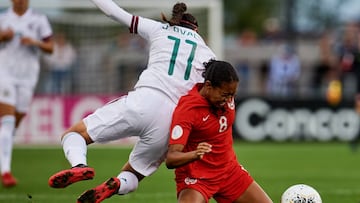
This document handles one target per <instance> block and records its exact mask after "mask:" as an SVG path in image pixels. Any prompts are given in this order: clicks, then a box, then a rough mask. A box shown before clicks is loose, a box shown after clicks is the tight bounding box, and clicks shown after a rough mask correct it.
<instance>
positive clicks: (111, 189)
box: [77, 177, 120, 203]
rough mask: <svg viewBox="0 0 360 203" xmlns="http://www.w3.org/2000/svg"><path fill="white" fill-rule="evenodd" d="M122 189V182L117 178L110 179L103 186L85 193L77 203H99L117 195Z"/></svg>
mask: <svg viewBox="0 0 360 203" xmlns="http://www.w3.org/2000/svg"><path fill="white" fill-rule="evenodd" d="M119 188H120V180H119V179H118V178H116V177H113V178H110V179H109V180H107V181H106V182H104V183H102V184H101V185H99V186H97V187H95V188H93V189H90V190H87V191H85V192H84V193H83V194H82V195H81V196H80V197H79V198H78V199H77V203H99V202H102V201H103V200H104V199H106V198H109V197H111V196H113V195H114V194H116V193H117V191H118V190H119Z"/></svg>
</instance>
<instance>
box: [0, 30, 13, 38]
mask: <svg viewBox="0 0 360 203" xmlns="http://www.w3.org/2000/svg"><path fill="white" fill-rule="evenodd" d="M14 35H15V33H14V31H12V30H11V29H6V30H3V31H1V32H0V39H1V41H9V40H11V39H12V38H13V37H14Z"/></svg>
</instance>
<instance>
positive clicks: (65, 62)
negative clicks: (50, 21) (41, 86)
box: [44, 33, 77, 94]
mask: <svg viewBox="0 0 360 203" xmlns="http://www.w3.org/2000/svg"><path fill="white" fill-rule="evenodd" d="M54 43H55V44H54V52H53V54H51V55H47V56H45V57H44V61H45V64H46V65H47V67H48V69H49V71H50V72H49V73H50V77H48V82H47V83H46V84H47V86H48V87H49V88H50V89H49V90H48V92H50V93H54V94H64V93H69V92H70V89H71V83H72V80H71V70H72V67H73V66H74V65H75V62H76V58H77V54H76V51H75V49H74V47H73V45H72V44H71V43H70V42H69V41H68V40H67V39H66V36H65V34H64V33H57V34H55V36H54Z"/></svg>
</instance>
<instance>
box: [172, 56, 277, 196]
mask: <svg viewBox="0 0 360 203" xmlns="http://www.w3.org/2000/svg"><path fill="white" fill-rule="evenodd" d="M205 68H206V71H205V72H204V74H203V76H204V78H205V80H204V83H199V84H196V85H195V86H194V88H193V89H192V90H191V91H190V92H189V93H188V94H187V95H185V96H183V97H182V98H181V99H180V101H179V103H178V105H177V107H176V109H175V111H174V114H173V118H172V124H171V133H170V142H169V149H168V152H167V159H166V166H167V167H168V168H170V169H171V168H176V169H175V175H176V178H175V180H176V186H177V197H178V202H181V203H185V202H191V203H205V202H206V203H207V202H208V201H209V199H210V198H212V197H213V198H214V199H215V200H216V201H217V202H219V203H272V200H271V199H270V198H269V196H268V195H267V194H266V193H265V192H264V190H263V189H262V188H261V187H260V186H259V184H257V183H256V182H255V181H254V179H253V178H252V177H251V175H250V174H249V173H248V172H247V171H246V170H245V169H244V168H243V167H242V166H241V165H240V164H239V163H238V161H237V158H236V154H235V152H234V150H233V147H232V144H233V138H232V125H233V122H234V118H235V103H234V96H235V93H236V92H237V86H238V82H239V78H238V76H237V74H236V71H235V70H234V68H233V67H232V65H231V64H229V63H227V62H224V61H215V60H211V61H209V62H208V63H207V64H206V65H205Z"/></svg>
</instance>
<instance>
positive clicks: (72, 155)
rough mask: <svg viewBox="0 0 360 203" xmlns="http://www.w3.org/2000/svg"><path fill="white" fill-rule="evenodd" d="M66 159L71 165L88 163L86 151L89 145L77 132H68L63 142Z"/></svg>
mask: <svg viewBox="0 0 360 203" xmlns="http://www.w3.org/2000/svg"><path fill="white" fill-rule="evenodd" d="M61 144H62V146H63V150H64V154H65V157H66V159H67V160H68V161H69V163H70V165H71V167H74V166H76V165H78V164H84V165H87V162H86V153H87V146H86V142H85V139H84V138H83V137H82V136H81V135H80V134H79V133H77V132H70V133H68V134H66V135H65V136H64V138H63V140H62V142H61Z"/></svg>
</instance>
